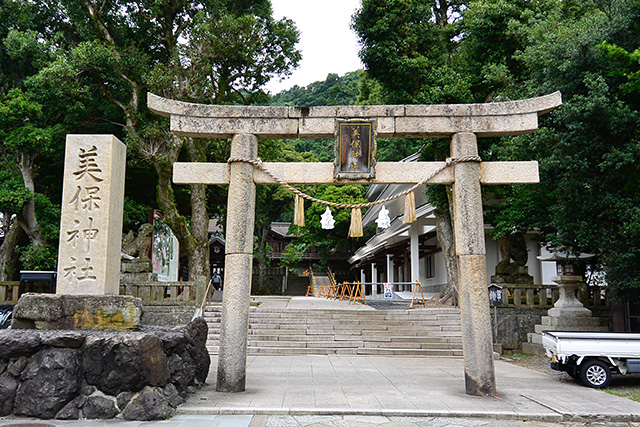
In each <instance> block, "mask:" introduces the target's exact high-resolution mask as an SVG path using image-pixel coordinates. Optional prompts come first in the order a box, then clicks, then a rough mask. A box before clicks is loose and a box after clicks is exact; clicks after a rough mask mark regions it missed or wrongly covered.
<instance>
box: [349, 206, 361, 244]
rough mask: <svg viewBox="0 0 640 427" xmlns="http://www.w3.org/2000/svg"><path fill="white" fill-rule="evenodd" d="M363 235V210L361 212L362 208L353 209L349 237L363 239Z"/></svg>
mask: <svg viewBox="0 0 640 427" xmlns="http://www.w3.org/2000/svg"><path fill="white" fill-rule="evenodd" d="M362 234H363V233H362V210H360V208H353V209H351V226H350V227H349V237H362Z"/></svg>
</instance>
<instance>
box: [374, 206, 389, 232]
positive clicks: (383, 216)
mask: <svg viewBox="0 0 640 427" xmlns="http://www.w3.org/2000/svg"><path fill="white" fill-rule="evenodd" d="M376 224H378V228H389V227H391V218H389V210H388V209H387V208H385V207H384V206H383V207H382V208H381V209H380V213H379V214H378V219H376Z"/></svg>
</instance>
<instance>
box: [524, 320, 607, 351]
mask: <svg viewBox="0 0 640 427" xmlns="http://www.w3.org/2000/svg"><path fill="white" fill-rule="evenodd" d="M585 310H586V309H585ZM549 311H551V310H549ZM604 323H605V322H603V321H602V320H601V319H600V318H599V317H591V314H589V315H587V316H585V315H582V316H542V323H541V324H540V325H536V326H535V332H530V333H528V334H527V338H528V339H527V341H528V342H523V343H522V352H523V353H525V354H534V355H539V356H543V355H544V347H543V346H542V331H571V332H578V331H580V332H582V331H584V332H606V331H608V330H609V327H608V326H603V324H604Z"/></svg>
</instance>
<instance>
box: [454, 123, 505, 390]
mask: <svg viewBox="0 0 640 427" xmlns="http://www.w3.org/2000/svg"><path fill="white" fill-rule="evenodd" d="M477 155H478V144H477V139H476V135H475V134H473V133H456V134H454V135H453V137H452V138H451V157H452V158H460V157H465V156H477ZM454 174H455V179H454V181H453V219H454V224H453V228H454V235H455V244H456V257H457V261H458V280H459V283H458V289H459V292H458V293H459V304H460V316H461V321H462V349H463V352H464V376H465V387H466V392H467V394H469V395H474V396H495V395H496V381H495V373H494V368H493V349H492V345H491V343H492V336H491V317H490V313H489V305H488V304H487V300H488V299H489V295H488V291H487V283H488V281H487V256H486V252H485V242H484V219H483V216H482V194H481V190H480V164H479V163H475V162H465V163H458V164H456V165H455V169H454Z"/></svg>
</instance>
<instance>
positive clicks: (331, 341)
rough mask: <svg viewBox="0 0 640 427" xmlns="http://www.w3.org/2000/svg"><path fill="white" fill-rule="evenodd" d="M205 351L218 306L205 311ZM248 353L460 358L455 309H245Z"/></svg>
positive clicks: (213, 348)
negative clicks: (207, 326) (206, 336)
mask: <svg viewBox="0 0 640 427" xmlns="http://www.w3.org/2000/svg"><path fill="white" fill-rule="evenodd" d="M205 320H207V321H208V323H209V334H208V342H207V348H208V349H209V351H210V352H211V353H212V354H215V353H217V352H218V345H219V339H220V326H221V323H220V322H221V311H220V307H207V310H206V312H205ZM247 351H248V354H274V355H277V354H281V355H284V354H325V355H326V354H351V355H357V354H362V355H367V354H369V355H405V356H459V355H461V354H462V333H461V326H460V312H459V310H458V309H434V310H430V309H428V310H398V311H355V310H354V311H348V310H254V309H252V310H250V316H249V331H248V349H247Z"/></svg>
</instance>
